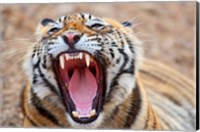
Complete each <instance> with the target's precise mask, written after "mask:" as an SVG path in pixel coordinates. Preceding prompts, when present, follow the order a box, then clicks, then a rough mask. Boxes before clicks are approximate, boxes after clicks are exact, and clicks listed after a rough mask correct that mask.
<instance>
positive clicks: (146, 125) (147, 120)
mask: <svg viewBox="0 0 200 132" xmlns="http://www.w3.org/2000/svg"><path fill="white" fill-rule="evenodd" d="M149 108H150V107H149V106H148V110H147V111H148V113H147V119H146V122H145V126H144V129H146V128H147V127H148V122H149V117H150V112H151V111H149Z"/></svg>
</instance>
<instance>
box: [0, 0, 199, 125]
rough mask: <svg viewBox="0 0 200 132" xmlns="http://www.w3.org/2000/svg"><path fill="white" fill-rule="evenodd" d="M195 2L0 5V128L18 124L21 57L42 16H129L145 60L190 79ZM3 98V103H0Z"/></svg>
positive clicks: (20, 117)
mask: <svg viewBox="0 0 200 132" xmlns="http://www.w3.org/2000/svg"><path fill="white" fill-rule="evenodd" d="M195 4H196V3H195V2H129V3H76V4H69V3H63V4H9V5H6V4H1V15H0V16H1V21H0V23H1V24H0V26H1V28H0V30H1V31H0V33H1V34H0V40H1V44H0V46H1V47H0V50H1V52H0V54H1V60H0V61H1V67H0V68H1V69H0V70H1V71H0V81H1V82H2V89H1V90H0V94H1V95H2V98H0V104H1V105H2V108H1V111H0V126H2V127H22V119H23V114H22V112H21V106H20V97H21V96H20V93H21V89H22V86H23V84H24V83H25V81H26V77H25V74H24V72H23V69H22V63H23V56H24V54H25V53H26V50H27V48H28V47H30V46H31V45H33V44H34V42H35V36H34V31H35V29H36V26H37V24H38V23H39V22H40V21H41V20H42V19H43V18H52V19H57V18H58V17H59V16H63V15H67V14H69V13H75V12H85V13H91V14H93V15H95V16H98V17H110V18H114V19H116V20H118V21H120V22H123V21H127V20H133V30H134V31H135V32H136V34H137V36H138V37H139V38H140V39H141V41H142V42H143V48H144V53H145V57H146V58H150V59H153V60H156V61H159V62H162V63H164V64H166V65H168V66H170V67H173V68H174V69H176V70H178V71H179V72H181V73H182V74H184V75H185V76H187V77H188V78H191V79H193V80H194V79H195V78H194V73H195V72H194V70H195V67H194V59H195V56H194V55H195V51H194V50H196V49H195V43H196V41H195V40H196V38H195V35H196V34H195V26H196V18H195V10H196V5H195ZM1 102H2V103H1Z"/></svg>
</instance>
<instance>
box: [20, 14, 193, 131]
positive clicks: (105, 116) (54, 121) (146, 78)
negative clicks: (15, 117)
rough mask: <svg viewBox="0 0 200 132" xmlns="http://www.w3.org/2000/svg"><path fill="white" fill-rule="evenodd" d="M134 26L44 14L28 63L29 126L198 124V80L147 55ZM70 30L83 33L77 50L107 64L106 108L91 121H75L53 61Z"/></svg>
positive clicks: (157, 127) (167, 127)
mask: <svg viewBox="0 0 200 132" xmlns="http://www.w3.org/2000/svg"><path fill="white" fill-rule="evenodd" d="M129 26H130V23H129V22H125V23H123V24H121V23H119V22H117V21H115V20H113V19H108V18H103V19H100V18H97V17H94V16H92V15H90V14H82V13H79V14H71V15H68V16H63V17H60V18H59V19H58V21H56V22H54V21H53V20H51V19H44V20H43V21H42V22H41V23H40V24H39V26H38V29H37V32H36V33H37V36H38V43H37V44H36V45H34V46H33V49H31V50H30V51H28V53H27V59H26V61H25V65H24V67H25V70H26V73H27V77H28V79H27V84H26V86H25V88H24V90H23V95H22V101H23V103H22V105H23V111H24V115H25V118H24V127H65V128H126V129H136V130H144V129H145V130H193V129H195V125H194V124H195V120H194V118H195V101H194V97H195V93H194V84H193V83H192V81H191V80H190V79H188V78H186V77H184V76H183V75H181V74H179V73H178V72H176V71H175V70H173V69H170V68H168V67H166V66H164V65H163V64H160V63H158V62H155V61H150V60H148V59H142V48H141V42H140V41H139V40H138V39H137V37H136V35H134V32H133V31H132V29H131V28H130V27H129ZM68 30H70V31H78V32H80V33H81V34H82V36H81V38H80V40H79V41H78V42H76V43H75V44H74V45H75V49H78V50H83V51H84V52H89V53H90V54H92V56H96V57H97V58H98V59H99V60H100V61H101V65H103V66H102V67H103V68H102V69H103V70H102V71H103V73H102V76H103V80H104V81H103V83H104V84H103V94H102V100H103V101H102V104H101V105H102V109H101V111H100V112H99V115H98V117H97V118H96V119H95V120H94V121H92V122H90V123H80V122H76V121H75V120H73V118H72V117H71V115H70V114H69V110H68V108H67V106H66V104H65V103H64V102H65V100H64V99H63V98H64V97H63V95H62V90H60V88H59V85H58V83H59V82H58V77H57V76H58V75H57V74H55V70H54V68H53V65H54V64H53V63H54V61H53V60H54V59H56V58H57V56H58V55H59V54H60V53H61V52H66V50H68V49H70V46H69V44H67V43H66V42H64V41H63V39H62V38H61V37H60V36H62V34H64V33H65V32H66V31H68Z"/></svg>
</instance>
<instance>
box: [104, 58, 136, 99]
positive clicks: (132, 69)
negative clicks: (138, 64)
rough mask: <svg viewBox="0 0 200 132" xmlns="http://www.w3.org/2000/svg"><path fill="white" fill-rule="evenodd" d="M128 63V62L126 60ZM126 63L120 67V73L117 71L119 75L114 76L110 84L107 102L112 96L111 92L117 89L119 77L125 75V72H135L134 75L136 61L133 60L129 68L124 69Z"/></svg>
mask: <svg viewBox="0 0 200 132" xmlns="http://www.w3.org/2000/svg"><path fill="white" fill-rule="evenodd" d="M125 63H126V62H125ZM124 67H125V65H124V64H123V65H122V67H121V68H120V71H121V72H119V73H117V75H116V76H115V77H114V78H113V81H112V82H111V85H110V91H109V92H108V95H107V98H106V102H108V101H109V100H110V98H111V93H112V92H113V90H114V89H115V86H116V85H118V78H119V77H120V76H121V75H123V74H127V73H128V74H133V75H134V61H133V60H132V62H131V65H130V67H129V68H128V69H124V70H122V68H124Z"/></svg>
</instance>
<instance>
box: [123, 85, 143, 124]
mask: <svg viewBox="0 0 200 132" xmlns="http://www.w3.org/2000/svg"><path fill="white" fill-rule="evenodd" d="M131 98H132V99H131V107H130V109H129V112H128V114H127V117H126V121H125V122H124V127H125V128H130V127H131V125H132V124H133V123H134V122H135V120H136V117H137V115H138V114H139V111H140V109H141V103H142V100H141V95H140V91H139V86H138V84H137V83H136V85H135V88H134V89H133V91H132V97H131Z"/></svg>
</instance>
